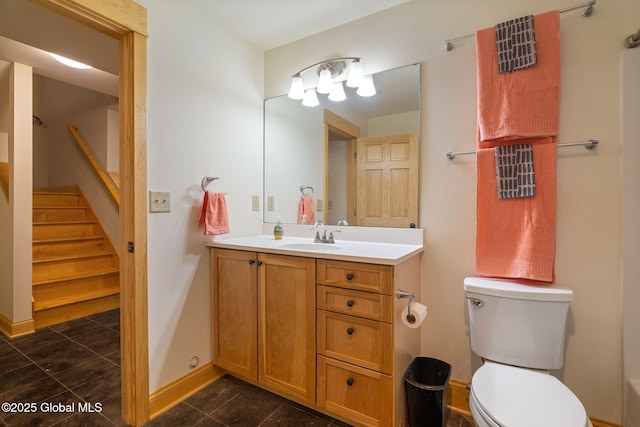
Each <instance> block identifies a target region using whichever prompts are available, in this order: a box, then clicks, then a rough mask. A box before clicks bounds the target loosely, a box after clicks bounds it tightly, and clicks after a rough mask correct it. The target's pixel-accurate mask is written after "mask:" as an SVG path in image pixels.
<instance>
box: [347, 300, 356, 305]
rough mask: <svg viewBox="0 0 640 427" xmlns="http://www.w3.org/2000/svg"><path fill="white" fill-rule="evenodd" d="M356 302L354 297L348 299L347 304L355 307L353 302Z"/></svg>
mask: <svg viewBox="0 0 640 427" xmlns="http://www.w3.org/2000/svg"><path fill="white" fill-rule="evenodd" d="M354 303H355V301H353V300H352V299H350V300H347V305H348V306H349V307H353V304H354Z"/></svg>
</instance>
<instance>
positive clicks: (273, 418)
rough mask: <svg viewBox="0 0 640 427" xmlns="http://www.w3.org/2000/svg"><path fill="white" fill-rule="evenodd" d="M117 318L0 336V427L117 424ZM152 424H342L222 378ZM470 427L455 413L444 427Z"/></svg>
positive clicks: (114, 313)
mask: <svg viewBox="0 0 640 427" xmlns="http://www.w3.org/2000/svg"><path fill="white" fill-rule="evenodd" d="M119 316H120V315H119V311H118V310H114V311H110V312H107V313H101V314H97V315H93V316H89V317H87V318H84V319H78V320H73V321H70V322H67V323H63V324H60V325H55V326H52V327H49V328H45V329H42V330H39V331H37V332H36V333H35V334H33V335H28V336H24V337H19V338H15V339H9V338H6V337H4V336H2V335H0V404H3V406H2V409H1V410H0V427H14V426H16V427H17V426H38V427H49V426H74V427H75V426H87V427H89V426H90V427H101V426H124V423H123V421H122V419H121V417H120V343H119ZM4 402H8V403H9V404H10V406H9V407H5V404H4ZM159 426H167V427H179V426H184V427H191V426H198V427H221V426H240V427H258V426H263V427H269V426H283V427H287V426H291V427H302V426H313V427H320V426H323V427H329V426H331V427H333V426H347V424H344V423H342V422H340V421H338V420H334V419H333V418H331V417H328V416H326V415H323V414H320V413H318V412H315V411H312V410H310V409H308V408H305V407H303V406H300V405H297V404H295V403H292V402H290V401H288V400H286V399H283V398H281V397H279V396H276V395H274V394H272V393H269V392H266V391H263V390H261V389H259V388H257V387H255V386H253V385H250V384H247V383H245V382H242V381H240V380H237V379H235V378H233V377H230V376H226V377H224V378H221V379H220V380H218V381H216V382H214V383H213V384H211V385H209V386H207V387H205V388H204V389H203V390H201V391H200V392H198V393H197V394H195V395H194V396H191V397H189V398H188V399H186V400H185V401H184V402H181V403H179V404H178V405H176V406H175V407H173V408H172V409H170V410H169V411H167V412H165V413H164V414H162V415H160V416H158V417H157V418H155V419H154V420H152V421H150V422H148V423H147V424H146V427H159ZM472 426H473V424H472V423H471V422H470V420H469V418H468V417H464V416H461V415H459V414H456V413H454V412H452V413H451V415H450V417H449V422H448V423H447V427H472Z"/></svg>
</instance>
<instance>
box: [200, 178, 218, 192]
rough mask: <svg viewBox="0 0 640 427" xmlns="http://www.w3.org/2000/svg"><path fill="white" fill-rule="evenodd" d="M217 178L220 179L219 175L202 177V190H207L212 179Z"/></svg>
mask: <svg viewBox="0 0 640 427" xmlns="http://www.w3.org/2000/svg"><path fill="white" fill-rule="evenodd" d="M216 179H220V178H218V177H217V176H205V177H204V178H202V183H201V186H202V191H207V185H209V183H210V182H211V181H215V180H216Z"/></svg>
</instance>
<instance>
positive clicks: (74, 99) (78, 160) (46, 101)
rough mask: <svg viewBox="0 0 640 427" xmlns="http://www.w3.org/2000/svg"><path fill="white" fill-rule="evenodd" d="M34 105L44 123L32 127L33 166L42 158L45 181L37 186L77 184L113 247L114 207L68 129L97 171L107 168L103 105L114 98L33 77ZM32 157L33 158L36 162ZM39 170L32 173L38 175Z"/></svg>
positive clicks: (115, 237) (116, 234)
mask: <svg viewBox="0 0 640 427" xmlns="http://www.w3.org/2000/svg"><path fill="white" fill-rule="evenodd" d="M34 82H35V83H36V85H35V90H36V97H35V98H34V109H35V111H38V114H37V115H38V117H40V119H41V120H43V121H44V123H45V124H46V126H47V127H46V128H34V129H35V132H34V150H40V149H42V150H45V151H46V153H42V151H35V152H34V154H35V157H34V166H35V165H39V164H40V163H41V162H42V159H43V158H44V159H46V162H47V163H46V165H47V166H46V168H47V175H46V182H44V181H43V179H42V178H40V179H39V180H38V182H37V184H36V186H37V187H49V188H56V187H67V186H72V185H76V184H78V185H79V186H80V189H81V190H82V192H83V194H84V195H85V197H86V198H87V201H88V202H89V203H90V204H91V207H92V208H93V211H94V212H95V214H96V216H97V217H98V219H99V220H100V224H101V225H102V227H103V228H104V230H105V232H106V233H107V235H108V236H109V238H110V240H111V242H112V243H113V245H114V247H116V248H117V247H118V240H119V232H118V206H117V205H116V203H115V202H114V201H113V199H111V196H110V195H109V193H108V192H107V191H106V189H105V188H104V185H103V184H102V182H101V181H100V179H99V177H98V175H97V174H96V172H95V171H94V169H93V168H92V166H91V165H90V164H89V162H88V161H87V159H86V157H85V156H84V154H83V153H82V152H81V150H80V149H79V147H78V145H77V144H76V142H75V141H74V139H73V136H72V135H71V133H70V132H69V129H68V128H67V125H70V124H71V125H74V126H76V127H77V128H78V132H79V133H80V136H81V137H82V139H83V140H84V142H85V143H86V144H87V146H88V147H89V150H90V151H91V154H92V155H93V156H94V157H95V159H96V161H97V162H98V163H99V164H100V166H101V167H102V169H103V170H106V168H107V134H108V132H107V129H108V120H107V110H108V109H109V108H110V107H111V106H112V105H113V104H114V103H117V102H118V100H117V98H115V97H113V96H110V95H105V94H102V93H98V92H95V91H92V90H89V89H84V88H81V87H78V86H74V85H71V84H68V83H65V82H61V81H58V80H54V79H50V78H47V77H42V76H39V75H36V76H34ZM36 162H37V163H36ZM40 175H41V173H39V174H38V176H40Z"/></svg>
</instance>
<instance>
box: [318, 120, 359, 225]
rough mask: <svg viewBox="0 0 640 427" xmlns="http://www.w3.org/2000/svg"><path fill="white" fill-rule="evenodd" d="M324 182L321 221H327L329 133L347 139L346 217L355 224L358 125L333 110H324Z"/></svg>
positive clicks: (326, 222)
mask: <svg viewBox="0 0 640 427" xmlns="http://www.w3.org/2000/svg"><path fill="white" fill-rule="evenodd" d="M323 123H324V153H323V155H324V182H323V183H322V185H323V188H324V190H323V194H322V197H323V199H324V207H323V218H322V220H323V222H324V223H325V224H328V223H329V200H330V195H329V140H330V135H331V134H335V135H338V136H340V137H341V138H344V139H345V140H346V141H347V182H346V186H347V217H346V220H347V221H348V222H349V224H351V225H357V224H356V211H355V208H356V149H357V139H358V138H359V137H360V127H359V126H358V125H356V124H354V123H351V122H350V121H348V120H347V119H345V118H344V117H341V116H339V115H337V114H335V113H334V112H332V111H330V110H327V109H325V110H324V117H323Z"/></svg>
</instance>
